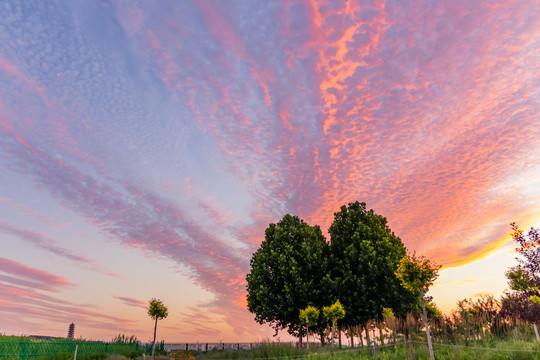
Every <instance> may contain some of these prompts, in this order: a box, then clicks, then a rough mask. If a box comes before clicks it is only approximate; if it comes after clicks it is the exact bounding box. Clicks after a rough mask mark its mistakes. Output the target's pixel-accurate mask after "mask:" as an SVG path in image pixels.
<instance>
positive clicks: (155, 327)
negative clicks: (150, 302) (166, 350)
mask: <svg viewBox="0 0 540 360" xmlns="http://www.w3.org/2000/svg"><path fill="white" fill-rule="evenodd" d="M156 332H157V317H156V324H155V325H154V342H153V343H152V359H154V350H155V349H156Z"/></svg>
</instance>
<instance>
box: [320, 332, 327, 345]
mask: <svg viewBox="0 0 540 360" xmlns="http://www.w3.org/2000/svg"><path fill="white" fill-rule="evenodd" d="M319 336H320V337H321V346H324V344H325V343H326V341H325V340H324V329H321V330H320V331H319Z"/></svg>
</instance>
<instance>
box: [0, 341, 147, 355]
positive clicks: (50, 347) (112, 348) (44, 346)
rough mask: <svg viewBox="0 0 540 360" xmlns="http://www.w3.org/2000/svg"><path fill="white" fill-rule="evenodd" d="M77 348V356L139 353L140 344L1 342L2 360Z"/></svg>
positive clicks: (55, 353)
mask: <svg viewBox="0 0 540 360" xmlns="http://www.w3.org/2000/svg"><path fill="white" fill-rule="evenodd" d="M76 346H77V354H81V355H83V354H89V353H106V354H123V353H127V352H130V351H138V350H139V348H140V345H139V344H138V343H131V344H124V343H106V342H99V341H81V342H78V341H55V340H52V341H51V340H37V339H25V340H18V339H17V340H12V339H8V340H0V360H12V359H13V360H15V359H17V360H18V359H21V360H27V359H36V358H39V357H42V356H53V355H58V354H62V353H74V352H75V347H76Z"/></svg>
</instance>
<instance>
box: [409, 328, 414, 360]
mask: <svg viewBox="0 0 540 360" xmlns="http://www.w3.org/2000/svg"><path fill="white" fill-rule="evenodd" d="M409 360H414V355H413V351H412V339H411V334H410V333H409Z"/></svg>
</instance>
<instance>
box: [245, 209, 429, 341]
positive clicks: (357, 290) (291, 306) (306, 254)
mask: <svg viewBox="0 0 540 360" xmlns="http://www.w3.org/2000/svg"><path fill="white" fill-rule="evenodd" d="M329 233H330V237H331V241H330V243H327V242H326V239H325V238H324V236H323V235H322V232H321V230H320V228H319V227H318V226H310V225H308V224H307V223H305V222H304V221H303V220H301V219H300V218H298V217H297V216H291V215H285V216H284V217H283V219H282V220H281V221H280V222H278V223H277V224H270V225H269V226H268V228H267V229H266V232H265V240H264V241H263V242H262V244H261V246H260V248H259V249H258V250H257V251H256V252H255V253H254V254H253V257H252V259H251V271H250V272H249V273H248V275H247V278H246V279H247V292H248V296H247V303H248V309H249V310H250V311H251V312H252V313H254V314H255V320H256V321H257V322H259V323H261V324H264V323H268V324H270V325H271V326H272V327H273V328H274V329H275V330H276V332H277V331H278V330H281V329H287V331H288V332H289V333H290V334H292V335H295V336H300V337H301V336H303V335H304V327H303V326H302V324H301V321H300V317H299V312H300V310H301V309H304V308H306V307H307V306H315V307H317V308H319V309H322V308H324V307H328V306H330V305H332V304H333V303H335V302H336V301H337V300H339V301H340V302H341V303H340V306H341V304H342V307H343V308H344V311H345V312H346V315H345V316H343V317H335V318H333V321H332V320H330V321H331V322H333V323H334V324H333V325H336V321H337V326H338V328H340V329H343V328H347V329H349V330H350V331H351V332H352V331H354V330H352V329H353V327H355V326H358V325H365V324H366V323H367V322H368V321H369V320H371V319H379V320H382V318H383V317H382V312H383V308H391V309H392V310H393V311H394V312H395V313H396V314H397V315H398V316H402V317H404V316H406V314H407V312H408V311H410V310H413V309H415V308H418V307H419V297H418V296H417V294H415V293H414V292H412V291H410V290H408V289H406V288H404V287H403V286H402V285H401V284H400V282H399V280H398V279H397V277H396V275H395V272H396V270H397V266H398V263H399V261H400V260H401V258H403V256H405V254H406V250H405V246H404V245H403V243H402V242H401V240H400V239H399V238H398V237H397V236H395V235H394V233H393V232H392V231H391V230H390V228H389V227H388V225H387V221H386V218H384V217H382V216H380V215H377V214H376V213H375V212H374V211H373V210H367V209H366V204H364V203H359V202H355V203H351V204H348V206H342V207H341V209H340V211H339V212H337V213H335V214H334V221H333V223H332V225H331V226H330V229H329ZM328 320H329V319H327V321H324V322H319V323H318V324H317V327H316V328H315V327H313V326H311V324H310V329H312V330H314V331H315V332H317V333H319V335H320V339H321V341H322V342H324V341H325V334H324V331H323V330H324V329H325V328H326V326H327V323H328V322H329V321H328Z"/></svg>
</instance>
